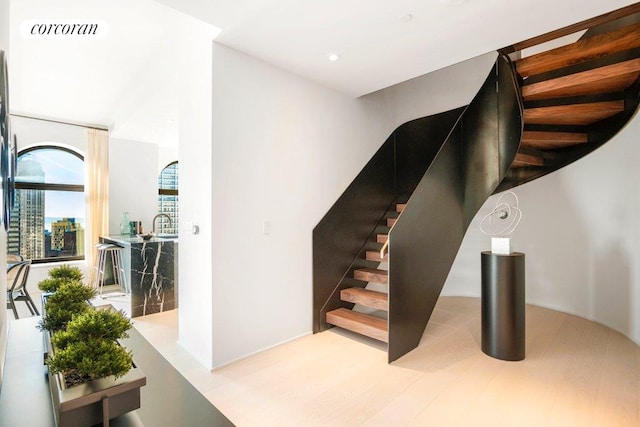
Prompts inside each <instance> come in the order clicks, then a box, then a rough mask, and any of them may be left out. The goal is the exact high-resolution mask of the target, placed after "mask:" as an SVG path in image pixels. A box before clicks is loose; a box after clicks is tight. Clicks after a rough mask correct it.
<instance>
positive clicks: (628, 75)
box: [522, 58, 640, 101]
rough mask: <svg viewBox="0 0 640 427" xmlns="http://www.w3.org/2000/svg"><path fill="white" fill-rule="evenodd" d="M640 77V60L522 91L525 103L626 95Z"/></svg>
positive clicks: (566, 77)
mask: <svg viewBox="0 0 640 427" xmlns="http://www.w3.org/2000/svg"><path fill="white" fill-rule="evenodd" d="M638 75H640V58H637V59H632V60H630V61H625V62H619V63H617V64H612V65H608V66H604V67H600V68H595V69H592V70H587V71H582V72H580V73H575V74H569V75H566V76H562V77H557V78H554V79H550V80H545V81H541V82H537V83H532V84H525V85H524V86H523V87H522V97H523V98H524V100H525V101H532V100H539V99H547V98H552V97H556V98H561V97H567V96H582V95H593V94H599V93H615V92H622V91H623V90H625V89H626V88H628V87H629V86H631V85H632V84H633V82H635V81H636V79H637V78H638Z"/></svg>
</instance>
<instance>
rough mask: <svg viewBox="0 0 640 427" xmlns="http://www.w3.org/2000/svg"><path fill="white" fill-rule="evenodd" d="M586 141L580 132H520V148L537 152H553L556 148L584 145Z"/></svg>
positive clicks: (586, 138)
mask: <svg viewBox="0 0 640 427" xmlns="http://www.w3.org/2000/svg"><path fill="white" fill-rule="evenodd" d="M587 141H588V136H587V134H586V133H580V132H542V131H524V132H522V146H523V147H526V148H534V149H537V150H553V149H556V148H563V147H568V146H572V145H577V144H584V143H586V142H587Z"/></svg>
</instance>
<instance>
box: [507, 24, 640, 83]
mask: <svg viewBox="0 0 640 427" xmlns="http://www.w3.org/2000/svg"><path fill="white" fill-rule="evenodd" d="M638 34H640V24H636V25H629V26H627V27H624V28H620V29H619V30H616V31H612V32H610V33H606V34H599V35H596V36H593V37H589V38H587V39H581V40H578V41H577V42H575V43H572V44H570V45H566V46H561V47H558V48H556V49H553V50H548V51H546V52H541V53H539V54H537V55H532V56H528V57H526V58H523V59H521V60H519V61H518V62H517V63H516V70H517V71H518V73H519V74H520V75H521V76H522V77H525V78H526V77H529V76H531V75H534V74H541V73H544V72H547V71H550V70H556V69H558V68H563V67H567V66H570V65H574V64H578V63H580V62H584V61H588V60H591V59H596V58H601V57H604V56H607V55H612V54H614V53H618V52H622V51H625V50H630V49H633V48H637V47H640V37H638Z"/></svg>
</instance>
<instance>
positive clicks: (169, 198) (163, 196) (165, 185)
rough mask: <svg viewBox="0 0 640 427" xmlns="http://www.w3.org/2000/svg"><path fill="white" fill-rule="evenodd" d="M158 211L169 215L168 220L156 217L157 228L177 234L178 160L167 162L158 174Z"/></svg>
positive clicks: (167, 232)
mask: <svg viewBox="0 0 640 427" xmlns="http://www.w3.org/2000/svg"><path fill="white" fill-rule="evenodd" d="M158 212H162V213H164V214H167V215H169V217H170V218H171V225H169V221H168V220H167V219H166V218H164V217H160V218H158V219H159V220H160V221H162V222H158V227H157V229H158V230H162V232H163V233H166V234H178V230H179V227H178V162H173V163H171V164H169V165H168V166H167V167H166V168H164V169H162V172H160V175H159V176H158Z"/></svg>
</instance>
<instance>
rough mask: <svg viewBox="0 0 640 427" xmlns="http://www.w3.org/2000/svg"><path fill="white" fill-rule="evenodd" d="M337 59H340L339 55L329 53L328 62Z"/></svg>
mask: <svg viewBox="0 0 640 427" xmlns="http://www.w3.org/2000/svg"><path fill="white" fill-rule="evenodd" d="M339 59H340V55H338V54H337V53H330V54H329V61H331V62H336V61H338V60H339Z"/></svg>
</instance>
